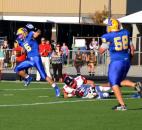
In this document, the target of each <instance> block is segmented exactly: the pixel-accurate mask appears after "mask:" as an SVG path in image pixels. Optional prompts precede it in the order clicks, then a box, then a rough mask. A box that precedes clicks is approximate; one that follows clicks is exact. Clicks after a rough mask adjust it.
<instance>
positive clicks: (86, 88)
mask: <svg viewBox="0 0 142 130" xmlns="http://www.w3.org/2000/svg"><path fill="white" fill-rule="evenodd" d="M64 83H65V85H64V86H63V94H64V98H69V97H75V96H77V97H80V98H98V99H102V98H108V97H109V96H110V95H109V93H107V91H109V90H110V89H111V88H110V87H102V86H98V85H95V84H94V82H93V81H91V80H87V79H86V78H85V77H83V76H77V77H75V78H73V77H71V76H69V75H66V76H65V77H64ZM106 85H108V84H106Z"/></svg>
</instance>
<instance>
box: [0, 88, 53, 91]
mask: <svg viewBox="0 0 142 130" xmlns="http://www.w3.org/2000/svg"><path fill="white" fill-rule="evenodd" d="M46 89H53V88H18V89H0V90H1V91H26V90H46Z"/></svg>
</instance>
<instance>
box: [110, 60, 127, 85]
mask: <svg viewBox="0 0 142 130" xmlns="http://www.w3.org/2000/svg"><path fill="white" fill-rule="evenodd" d="M129 68H130V61H125V60H122V61H113V62H111V63H110V65H109V70H108V78H109V82H110V85H111V86H114V85H119V86H120V83H121V81H122V80H124V79H125V78H126V75H127V73H128V71H129Z"/></svg>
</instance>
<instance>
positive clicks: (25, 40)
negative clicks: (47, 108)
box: [15, 28, 60, 97]
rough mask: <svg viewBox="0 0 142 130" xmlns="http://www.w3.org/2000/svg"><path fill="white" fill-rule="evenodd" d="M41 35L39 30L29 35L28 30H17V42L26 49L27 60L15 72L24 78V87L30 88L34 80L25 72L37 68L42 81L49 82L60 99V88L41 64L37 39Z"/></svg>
mask: <svg viewBox="0 0 142 130" xmlns="http://www.w3.org/2000/svg"><path fill="white" fill-rule="evenodd" d="M40 33H41V31H40V30H39V29H37V30H36V31H30V32H29V33H28V31H27V29H26V28H19V29H18V30H17V36H18V37H17V40H18V42H19V44H20V46H22V47H23V48H24V49H25V51H26V53H27V59H26V60H25V61H23V62H21V63H20V64H19V65H17V66H16V67H15V72H16V73H18V74H19V75H20V76H21V77H23V78H24V85H25V86H28V85H29V84H30V82H31V80H32V77H30V76H29V75H28V74H26V73H25V71H24V70H25V69H27V68H31V67H35V68H36V69H37V70H38V72H39V73H40V76H41V77H42V79H45V80H46V81H47V82H49V84H51V86H52V87H53V88H54V89H55V93H56V96H57V97H59V96H60V89H59V87H58V86H57V84H56V83H54V82H53V80H52V79H51V78H50V77H49V76H47V74H46V73H45V70H44V68H43V65H42V62H41V57H40V55H39V51H38V43H37V41H36V38H37V37H38V36H39V35H40Z"/></svg>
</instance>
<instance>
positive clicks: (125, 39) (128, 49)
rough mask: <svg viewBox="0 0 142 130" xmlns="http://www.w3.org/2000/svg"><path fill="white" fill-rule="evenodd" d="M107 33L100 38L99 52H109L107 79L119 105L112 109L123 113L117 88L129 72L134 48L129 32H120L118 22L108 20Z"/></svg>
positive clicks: (124, 107) (125, 108) (122, 101)
mask: <svg viewBox="0 0 142 130" xmlns="http://www.w3.org/2000/svg"><path fill="white" fill-rule="evenodd" d="M107 32H108V33H107V34H104V35H103V36H102V45H101V47H100V48H99V52H100V53H101V54H102V53H104V52H105V51H106V50H107V49H108V50H109V53H110V59H111V62H110V64H109V69H108V79H109V82H110V85H111V87H112V90H113V91H114V93H115V96H116V98H117V100H118V103H119V104H118V105H117V106H115V107H113V108H112V109H114V110H122V111H123V110H127V107H126V104H125V103H124V100H123V98H122V94H121V90H120V88H119V87H120V83H121V81H122V80H124V79H125V78H126V75H127V73H128V71H129V68H130V64H131V57H133V55H134V46H133V44H132V42H131V41H130V36H129V32H128V31H127V30H125V29H121V30H120V23H119V21H118V20H116V19H112V18H111V19H108V24H107Z"/></svg>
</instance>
